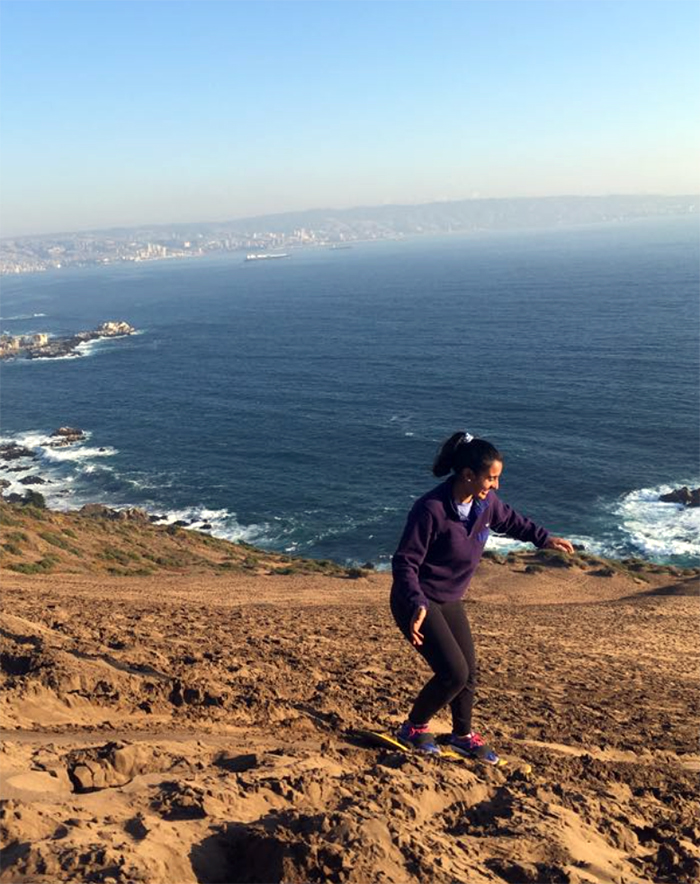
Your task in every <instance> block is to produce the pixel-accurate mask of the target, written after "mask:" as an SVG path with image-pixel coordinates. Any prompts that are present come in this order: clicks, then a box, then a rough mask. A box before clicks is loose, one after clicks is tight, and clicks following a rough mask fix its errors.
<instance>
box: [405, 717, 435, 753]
mask: <svg viewBox="0 0 700 884" xmlns="http://www.w3.org/2000/svg"><path fill="white" fill-rule="evenodd" d="M395 736H396V739H397V740H398V741H399V743H403V745H404V746H405V747H406V748H407V749H415V750H416V751H417V752H423V753H424V754H425V755H439V754H440V747H439V746H438V745H437V743H436V742H435V737H434V736H433V735H432V734H431V733H430V732H429V731H428V725H427V724H411V722H410V721H405V722H404V723H403V724H402V725H401V727H400V728H399V729H398V730H397V731H396V734H395Z"/></svg>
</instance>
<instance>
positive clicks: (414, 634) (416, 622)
mask: <svg viewBox="0 0 700 884" xmlns="http://www.w3.org/2000/svg"><path fill="white" fill-rule="evenodd" d="M427 613H428V609H427V608H424V607H420V608H418V610H417V611H416V613H415V614H414V615H413V617H412V618H411V643H412V644H413V645H415V647H417V648H419V647H420V646H421V645H422V644H423V633H422V632H421V631H420V628H421V626H422V625H423V621H424V620H425V615H426V614H427Z"/></svg>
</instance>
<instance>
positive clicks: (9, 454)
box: [0, 442, 36, 460]
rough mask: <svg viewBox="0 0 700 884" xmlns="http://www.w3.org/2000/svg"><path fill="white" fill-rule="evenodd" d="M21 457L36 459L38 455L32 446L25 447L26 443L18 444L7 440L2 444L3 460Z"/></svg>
mask: <svg viewBox="0 0 700 884" xmlns="http://www.w3.org/2000/svg"><path fill="white" fill-rule="evenodd" d="M20 457H31V458H32V460H35V459H36V455H35V454H34V452H33V451H32V450H31V448H25V447H24V445H18V444H17V443H16V442H5V443H3V444H2V445H0V459H1V460H18V459H19V458H20Z"/></svg>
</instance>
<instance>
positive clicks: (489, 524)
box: [391, 432, 574, 764]
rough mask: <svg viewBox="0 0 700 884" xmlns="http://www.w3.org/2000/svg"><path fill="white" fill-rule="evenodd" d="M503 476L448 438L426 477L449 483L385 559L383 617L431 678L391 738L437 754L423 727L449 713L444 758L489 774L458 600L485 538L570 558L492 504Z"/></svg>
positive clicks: (470, 444) (422, 502)
mask: <svg viewBox="0 0 700 884" xmlns="http://www.w3.org/2000/svg"><path fill="white" fill-rule="evenodd" d="M502 471H503V457H502V455H501V454H500V453H499V452H498V451H497V450H496V449H495V448H494V447H493V445H491V444H490V443H489V442H487V441H486V440H485V439H476V438H474V437H473V436H470V435H469V434H468V433H463V432H459V433H454V434H453V435H452V436H450V438H449V439H447V441H446V442H445V443H444V444H443V445H442V447H441V449H440V451H439V452H438V455H437V457H436V459H435V463H434V464H433V475H435V476H438V477H439V476H446V475H448V474H449V473H452V475H451V476H450V478H449V479H447V481H446V482H443V483H442V484H441V485H438V486H437V488H434V489H433V490H432V491H429V492H428V493H427V494H424V495H423V497H421V498H419V499H418V500H417V501H416V503H415V504H414V505H413V508H412V509H411V512H410V513H409V516H408V521H407V523H406V528H405V529H404V532H403V536H402V537H401V542H400V543H399V547H398V549H397V550H396V553H395V554H394V557H393V559H392V570H393V574H394V583H393V586H392V590H391V612H392V614H393V615H394V619H395V620H396V623H397V625H398V627H399V629H400V630H401V632H402V633H403V634H404V636H405V637H406V638H407V639H408V640H409V641H410V642H411V643H412V644H413V645H414V646H415V647H416V649H417V650H418V653H419V654H421V655H422V656H423V657H424V658H425V660H426V661H427V663H428V665H429V666H430V668H431V669H432V670H433V672H434V673H435V674H434V676H433V677H432V678H431V679H430V681H429V682H428V683H427V684H426V685H425V687H424V688H423V689H422V690H421V692H420V693H419V694H418V697H417V698H416V701H415V703H414V704H413V708H412V710H411V712H410V713H409V716H408V719H407V721H406V722H405V723H404V724H403V725H402V726H401V727H400V728H399V730H398V731H397V733H396V737H397V739H399V740H400V741H401V742H402V743H403V744H405V745H406V746H408V747H412V748H415V749H418V750H419V751H421V752H427V753H433V754H439V752H440V749H439V747H438V746H437V744H436V742H435V738H434V737H433V735H432V734H431V733H430V731H429V723H430V719H431V718H432V717H433V716H434V715H435V714H436V713H437V712H438V711H439V710H440V709H442V708H443V707H444V706H446V705H447V704H448V703H449V705H450V709H451V712H452V735H451V737H450V748H452V749H454V750H456V751H457V752H459V753H460V754H462V755H465V756H468V757H471V758H478V759H480V760H481V761H484V762H487V763H489V764H498V760H499V759H498V755H497V754H496V753H495V752H494V751H493V749H491V748H489V747H488V746H487V745H486V744H485V743H484V740H483V739H482V737H481V736H480V735H479V734H477V733H475V732H474V731H473V730H472V721H471V719H472V705H473V702H474V690H475V687H476V676H477V666H476V656H475V654H474V643H473V641H472V635H471V630H470V628H469V621H468V620H467V616H466V613H465V610H464V605H463V604H462V599H463V597H464V593H465V591H466V589H467V587H468V585H469V581H470V580H471V578H472V575H473V574H474V572H475V571H476V567H477V565H478V564H479V561H480V560H481V556H482V553H483V551H484V545H485V544H486V540H487V538H488V536H489V531H495V532H497V533H499V534H505V535H506V536H507V537H512V538H513V539H514V540H521V541H528V542H530V543H534V545H535V546H536V547H538V548H539V549H557V550H562V551H563V552H567V553H572V552H573V551H574V549H573V546H572V545H571V543H570V542H569V541H568V540H564V539H562V538H561V537H552V536H551V535H550V534H549V532H548V531H546V530H545V529H544V528H541V527H539V526H538V525H536V524H535V523H534V522H531V521H530V520H529V519H526V518H525V517H524V516H521V515H519V514H518V513H516V512H515V510H513V509H511V507H509V506H508V505H507V504H505V503H503V502H502V501H501V500H499V498H498V497H497V495H496V493H495V491H496V489H497V488H498V483H499V479H500V476H501V472H502Z"/></svg>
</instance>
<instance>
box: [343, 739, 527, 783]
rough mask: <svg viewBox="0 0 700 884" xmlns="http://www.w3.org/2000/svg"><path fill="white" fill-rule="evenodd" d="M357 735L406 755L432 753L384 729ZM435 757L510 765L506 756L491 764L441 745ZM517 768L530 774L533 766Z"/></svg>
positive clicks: (519, 766)
mask: <svg viewBox="0 0 700 884" xmlns="http://www.w3.org/2000/svg"><path fill="white" fill-rule="evenodd" d="M357 735H358V736H359V737H360V738H361V739H363V740H364V741H365V742H367V743H370V744H371V745H373V746H379V747H383V748H385V749H396V750H398V751H399V752H403V753H404V754H405V755H415V754H424V755H428V757H429V756H430V753H420V752H418V750H416V749H410V748H409V747H408V746H406V745H404V744H403V743H402V742H401V741H400V740H397V739H396V737H394V736H392V734H387V733H385V732H383V731H372V730H360V731H357ZM434 757H435V758H439V759H441V760H447V761H460V762H462V763H464V762H469V761H477V762H479V764H485V765H486V766H487V767H508V766H509V762H508V759H506V758H499V760H498V763H497V764H489V763H488V762H486V761H479V759H478V758H468V757H467V756H465V755H462V754H461V753H459V752H455V751H454V749H450V748H449V747H447V746H440V754H439V755H437V754H436V755H435V756H434ZM517 769H519V770H520V771H521V772H522V773H525V774H529V773H531V772H532V766H531V765H529V764H527V763H526V762H522V763H521V764H519V765H517Z"/></svg>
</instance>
